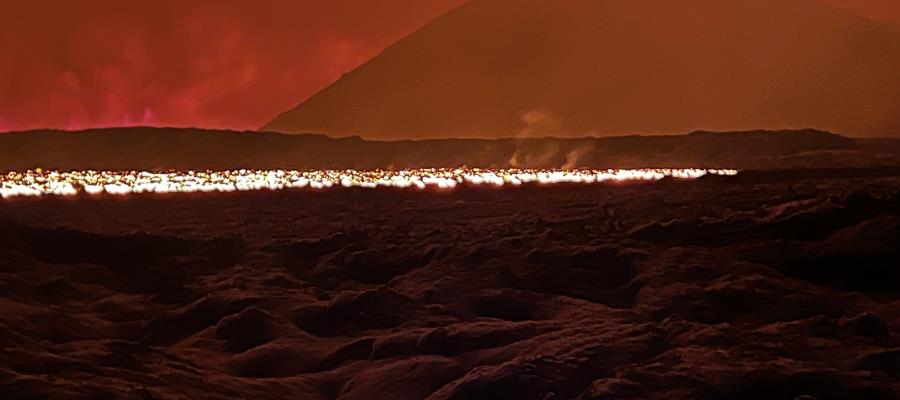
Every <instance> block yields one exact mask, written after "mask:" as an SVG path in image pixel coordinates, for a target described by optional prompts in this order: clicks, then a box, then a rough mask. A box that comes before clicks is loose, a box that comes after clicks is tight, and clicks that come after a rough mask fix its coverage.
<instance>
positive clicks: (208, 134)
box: [0, 128, 900, 171]
mask: <svg viewBox="0 0 900 400" xmlns="http://www.w3.org/2000/svg"><path fill="white" fill-rule="evenodd" d="M463 165H465V166H469V167H495V168H500V167H532V168H550V167H555V168H558V167H572V168H575V167H585V168H645V167H672V168H676V167H713V168H740V169H785V168H836V167H865V166H889V165H900V140H895V139H894V140H892V139H878V140H876V139H851V138H847V137H844V136H840V135H836V134H831V133H827V132H822V131H814V130H802V131H748V132H732V133H713V132H694V133H691V134H688V135H679V136H620V137H603V138H596V137H590V138H571V139H564V138H550V137H545V138H523V139H434V140H417V141H412V140H404V141H376V140H365V139H361V138H359V137H346V138H337V139H336V138H330V137H327V136H323V135H312V134H303V135H289V134H279V133H273V132H259V133H258V132H230V131H212V130H198V129H172V128H117V129H96V130H88V131H81V132H62V131H48V130H41V131H30V132H21V133H9V134H3V135H0V171H2V170H23V169H28V168H36V167H42V168H53V169H63V170H72V169H108V170H132V169H142V170H160V169H235V168H283V169H325V168H334V169H345V168H357V169H368V168H407V167H457V166H463Z"/></svg>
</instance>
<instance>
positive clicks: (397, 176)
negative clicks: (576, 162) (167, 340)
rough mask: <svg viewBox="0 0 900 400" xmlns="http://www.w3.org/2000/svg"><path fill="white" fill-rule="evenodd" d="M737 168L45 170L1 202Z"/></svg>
mask: <svg viewBox="0 0 900 400" xmlns="http://www.w3.org/2000/svg"><path fill="white" fill-rule="evenodd" d="M737 173H738V172H737V171H736V170H732V169H668V168H662V169H615V170H613V169H609V170H591V169H570V170H563V169H477V168H455V169H450V168H422V169H404V170H396V171H393V170H368V171H357V170H311V171H289V170H245V169H241V170H233V171H183V172H142V171H118V172H117V171H71V172H59V171H44V170H40V169H37V170H29V171H25V172H9V173H7V174H5V175H0V197H2V198H10V197H16V196H46V195H59V196H67V195H68V196H70V195H76V194H79V193H87V194H91V195H96V194H112V195H124V194H131V193H192V192H235V191H250V190H262V189H268V190H279V189H285V188H313V189H324V188H330V187H334V186H341V187H364V188H376V187H397V188H418V189H426V188H438V189H453V188H455V187H457V186H459V185H463V184H467V185H489V186H498V187H499V186H504V185H513V186H517V185H522V184H526V183H539V184H554V183H586V184H591V183H600V182H606V181H651V180H660V179H663V178H666V177H673V178H680V179H696V178H699V177H702V176H704V175H708V174H715V175H736V174H737Z"/></svg>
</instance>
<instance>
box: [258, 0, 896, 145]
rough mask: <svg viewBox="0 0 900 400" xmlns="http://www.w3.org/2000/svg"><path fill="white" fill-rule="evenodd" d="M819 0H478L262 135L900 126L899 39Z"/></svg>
mask: <svg viewBox="0 0 900 400" xmlns="http://www.w3.org/2000/svg"><path fill="white" fill-rule="evenodd" d="M895 28H896V27H893V26H890V24H887V23H882V22H875V21H870V20H866V19H863V18H862V17H859V16H857V15H855V14H852V13H850V12H848V11H845V10H843V9H840V8H837V7H834V6H831V5H827V4H824V3H821V2H819V1H816V0H736V1H727V2H726V1H720V0H684V1H677V2H676V1H662V0H627V1H626V0H526V1H522V0H515V1H514V0H476V1H473V2H470V3H467V4H465V5H463V6H461V7H459V8H457V9H455V10H453V11H451V12H449V13H447V14H445V15H444V16H442V17H439V18H438V19H436V20H434V21H432V22H431V23H430V24H428V25H426V26H425V27H423V28H422V29H420V30H418V31H417V32H415V33H413V34H412V35H410V36H408V37H406V38H405V39H403V40H401V41H399V42H398V43H395V44H394V45H392V46H391V47H389V48H388V49H386V50H385V51H384V52H382V54H380V55H379V56H378V57H376V58H374V59H372V60H371V61H369V62H368V63H366V64H364V65H363V66H361V67H360V68H358V69H357V70H355V71H353V72H351V73H350V74H347V75H346V76H344V77H343V78H342V79H341V80H339V81H338V82H336V83H334V84H333V85H331V86H330V87H328V88H326V89H325V90H323V91H321V92H320V93H318V94H316V95H315V96H313V97H312V98H310V99H309V100H307V101H306V102H304V103H302V104H300V105H299V106H297V107H296V108H294V109H292V110H290V111H288V112H286V113H284V114H282V115H280V116H279V117H278V118H276V119H275V120H274V121H272V122H271V123H269V124H268V125H267V126H266V127H265V129H267V130H276V131H282V132H320V133H326V134H332V135H348V134H358V135H361V136H362V137H365V138H435V137H534V136H548V135H552V136H585V135H609V134H623V133H673V132H684V131H691V130H749V129H783V128H816V129H822V130H829V131H838V132H845V133H848V134H851V135H857V136H889V135H893V134H898V133H900V114H898V113H897V112H896V110H898V109H900V90H898V88H900V74H897V73H896V71H898V70H900V32H898V31H897V30H896V29H895Z"/></svg>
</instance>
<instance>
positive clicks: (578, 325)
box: [0, 172, 900, 400]
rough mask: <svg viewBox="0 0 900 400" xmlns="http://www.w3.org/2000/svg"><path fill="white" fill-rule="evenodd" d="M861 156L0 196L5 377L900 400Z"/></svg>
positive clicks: (7, 391)
mask: <svg viewBox="0 0 900 400" xmlns="http://www.w3.org/2000/svg"><path fill="white" fill-rule="evenodd" d="M825 175H827V174H825ZM842 175H844V176H841V177H833V176H832V177H828V176H822V174H819V175H818V176H816V175H815V174H811V175H810V174H807V175H802V174H801V175H796V176H791V175H789V174H788V175H784V174H774V175H773V174H759V175H756V176H755V177H750V178H748V177H746V176H745V177H743V178H742V177H738V178H710V179H702V180H700V181H696V182H672V181H668V182H660V183H654V184H640V185H598V186H559V187H553V188H537V187H530V188H521V189H504V190H488V189H462V190H458V191H455V192H449V193H436V192H433V191H429V192H416V191H398V190H375V191H373V190H332V191H325V192H310V191H291V192H278V193H263V192H260V193H246V194H228V195H198V196H134V197H130V198H92V199H87V198H80V199H41V200H16V201H5V202H0V221H2V222H0V346H2V352H0V398H4V399H7V398H8V399H21V398H66V399H79V398H84V399H88V398H90V399H117V398H130V399H174V398H194V399H239V398H258V399H277V398H291V399H307V398H308V399H326V398H343V399H377V398H384V399H419V398H428V397H430V398H433V399H451V398H452V399H489V398H517V399H531V398H534V399H562V398H579V397H580V398H585V399H656V398H660V399H789V400H791V399H794V398H795V397H797V396H801V395H811V396H815V397H816V398H818V399H893V398H900V381H898V379H900V337H898V336H897V335H898V332H900V268H898V265H900V177H897V176H890V175H896V174H894V173H885V174H880V175H888V176H881V177H878V176H871V175H879V174H869V175H870V176H869V177H862V176H854V174H853V173H847V172H845V173H843V174H842ZM751 178H752V179H751Z"/></svg>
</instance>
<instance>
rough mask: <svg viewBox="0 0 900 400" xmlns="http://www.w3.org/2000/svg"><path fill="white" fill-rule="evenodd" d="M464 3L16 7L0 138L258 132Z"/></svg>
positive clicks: (1, 47) (0, 98) (7, 25)
mask: <svg viewBox="0 0 900 400" xmlns="http://www.w3.org/2000/svg"><path fill="white" fill-rule="evenodd" d="M462 2H463V0H429V1H420V0H383V1H378V2H372V1H368V0H338V1H327V2H326V1H318V0H301V1H297V0H266V1H255V2H247V1H238V0H224V1H222V0H192V1H181V0H163V1H152V2H151V1H127V2H123V1H118V0H83V1H78V2H58V1H50V0H38V1H32V2H17V4H11V5H7V6H6V7H4V8H5V9H4V12H3V13H2V15H0V52H2V54H4V57H2V58H0V130H19V129H31V128H44V127H55V128H65V129H79V128H86V127H96V126H123V125H124V126H133V125H156V126H202V127H210V128H233V129H246V128H257V127H259V126H260V125H262V124H263V123H265V122H266V121H267V120H268V119H270V118H272V117H273V116H274V115H276V114H277V113H278V112H280V111H283V110H286V109H288V108H290V107H291V106H293V105H295V104H296V103H297V102H299V101H301V100H303V99H305V98H306V97H308V96H309V95H311V94H313V93H314V92H315V91H317V90H319V89H321V88H322V87H324V86H326V85H327V84H329V83H331V82H332V81H334V80H335V79H337V78H338V77H340V75H341V74H343V73H345V72H347V71H348V70H350V69H352V68H354V67H356V66H357V65H359V64H360V63H362V62H364V61H366V60H367V59H369V58H371V57H372V56H374V55H375V54H377V53H378V52H379V51H380V50H381V49H383V48H384V47H385V46H387V45H388V44H390V43H392V42H393V41H395V40H397V39H399V38H401V37H402V36H404V35H406V34H407V33H409V32H411V31H412V30H414V29H416V28H418V27H419V26H421V25H423V24H424V23H425V22H427V21H428V20H429V19H430V18H433V17H436V16H438V15H439V14H441V13H443V12H444V11H446V10H448V9H450V8H452V7H454V6H456V5H458V4H460V3H462Z"/></svg>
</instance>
